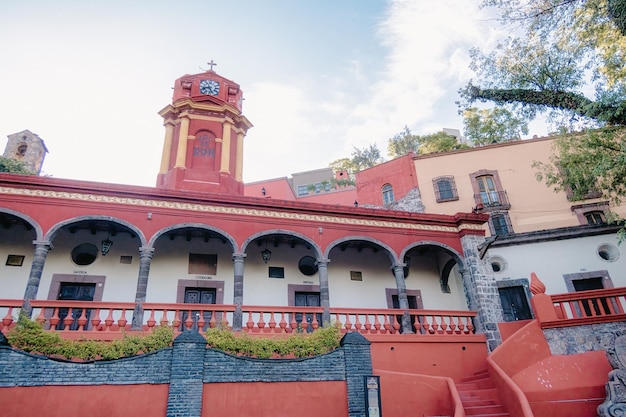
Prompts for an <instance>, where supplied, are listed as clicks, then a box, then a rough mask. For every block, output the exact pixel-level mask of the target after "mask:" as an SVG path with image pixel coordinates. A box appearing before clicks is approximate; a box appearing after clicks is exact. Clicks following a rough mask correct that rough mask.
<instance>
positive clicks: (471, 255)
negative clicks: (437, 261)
mask: <svg viewBox="0 0 626 417" xmlns="http://www.w3.org/2000/svg"><path fill="white" fill-rule="evenodd" d="M484 241H485V238H484V237H482V236H474V235H466V236H463V237H462V238H461V244H462V245H463V253H464V255H465V262H464V263H465V264H464V265H463V269H462V271H461V274H462V275H463V288H464V290H465V297H466V299H467V304H468V307H469V308H470V310H476V312H477V317H476V319H475V321H474V325H475V326H476V330H477V332H478V333H484V334H485V336H486V337H487V345H488V347H489V350H490V351H492V350H494V349H495V348H496V347H498V345H499V344H500V343H502V337H501V336H500V332H499V330H498V323H500V322H502V321H503V313H502V304H501V303H500V293H499V292H498V285H497V284H496V278H495V275H494V274H493V272H491V269H490V266H489V263H488V262H487V260H486V259H480V254H479V252H478V249H477V248H478V245H480V244H481V243H483V242H484Z"/></svg>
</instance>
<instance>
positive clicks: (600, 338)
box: [543, 322, 626, 355]
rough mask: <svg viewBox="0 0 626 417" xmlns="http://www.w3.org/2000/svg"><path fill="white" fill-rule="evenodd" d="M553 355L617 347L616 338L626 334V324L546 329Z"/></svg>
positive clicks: (546, 336) (545, 332)
mask: <svg viewBox="0 0 626 417" xmlns="http://www.w3.org/2000/svg"><path fill="white" fill-rule="evenodd" d="M543 334H544V336H545V338H546V341H547V342H548V345H549V346H550V351H551V352H552V354H553V355H573V354H575V353H584V352H589V351H593V350H607V349H608V348H612V347H614V346H615V338H616V337H618V336H620V335H622V334H626V322H617V323H603V324H590V325H585V326H570V327H561V328H556V329H544V331H543Z"/></svg>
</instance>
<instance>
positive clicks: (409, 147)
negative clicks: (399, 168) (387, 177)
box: [387, 126, 468, 158]
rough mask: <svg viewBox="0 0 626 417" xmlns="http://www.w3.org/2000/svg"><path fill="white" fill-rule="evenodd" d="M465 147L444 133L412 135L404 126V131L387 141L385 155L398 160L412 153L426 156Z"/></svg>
mask: <svg viewBox="0 0 626 417" xmlns="http://www.w3.org/2000/svg"><path fill="white" fill-rule="evenodd" d="M466 147H468V146H467V145H464V144H461V143H459V141H458V140H457V138H455V137H454V136H450V135H448V134H447V133H445V132H438V133H433V134H430V135H414V134H412V133H411V130H410V129H409V128H408V127H407V126H405V127H404V130H403V131H402V132H400V133H398V134H396V135H394V137H392V138H390V139H389V140H388V141H387V154H388V155H389V156H390V157H391V158H399V157H401V156H404V155H406V154H408V153H409V152H413V153H415V154H427V153H435V152H446V151H451V150H454V149H462V148H466Z"/></svg>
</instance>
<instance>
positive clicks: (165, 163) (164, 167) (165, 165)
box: [159, 120, 174, 174]
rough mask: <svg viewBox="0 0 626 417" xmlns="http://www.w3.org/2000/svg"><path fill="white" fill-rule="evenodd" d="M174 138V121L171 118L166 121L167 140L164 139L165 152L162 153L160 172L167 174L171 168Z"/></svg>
mask: <svg viewBox="0 0 626 417" xmlns="http://www.w3.org/2000/svg"><path fill="white" fill-rule="evenodd" d="M173 138H174V123H173V122H172V121H171V120H168V121H167V122H165V140H164V141H163V153H162V154H161V169H160V170H159V173H161V174H165V173H166V172H167V171H168V170H169V164H170V156H171V154H172V140H173Z"/></svg>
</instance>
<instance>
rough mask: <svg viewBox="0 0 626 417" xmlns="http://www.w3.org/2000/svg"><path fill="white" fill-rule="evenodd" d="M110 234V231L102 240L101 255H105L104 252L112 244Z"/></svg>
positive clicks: (107, 251)
mask: <svg viewBox="0 0 626 417" xmlns="http://www.w3.org/2000/svg"><path fill="white" fill-rule="evenodd" d="M110 236H111V233H109V236H107V238H106V239H105V240H103V241H102V256H106V254H107V253H109V251H110V250H111V246H113V241H112V240H111V239H109V237H110Z"/></svg>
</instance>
